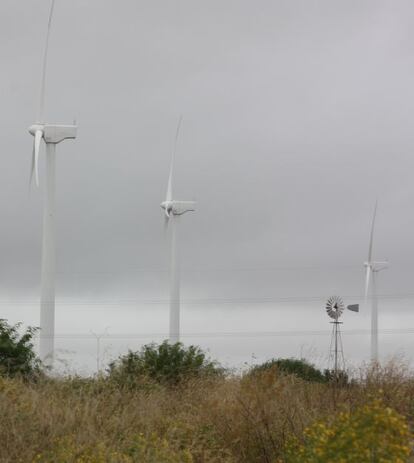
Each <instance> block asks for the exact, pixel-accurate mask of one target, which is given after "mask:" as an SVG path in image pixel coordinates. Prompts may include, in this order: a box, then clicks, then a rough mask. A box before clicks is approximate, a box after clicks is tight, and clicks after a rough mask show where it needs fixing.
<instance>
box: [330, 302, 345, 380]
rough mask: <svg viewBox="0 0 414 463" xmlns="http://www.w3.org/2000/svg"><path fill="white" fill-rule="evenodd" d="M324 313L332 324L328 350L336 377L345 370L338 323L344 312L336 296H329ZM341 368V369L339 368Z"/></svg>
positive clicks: (341, 303)
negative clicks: (330, 319) (341, 370)
mask: <svg viewBox="0 0 414 463" xmlns="http://www.w3.org/2000/svg"><path fill="white" fill-rule="evenodd" d="M325 308H326V313H327V314H328V316H329V317H330V318H332V319H333V322H331V323H332V335H331V347H330V349H329V359H330V360H331V359H332V358H333V371H334V375H335V377H337V376H338V372H339V371H340V369H344V368H345V359H344V349H343V346H342V337H341V330H340V325H341V324H342V322H340V321H339V317H340V316H341V315H342V313H343V311H344V308H345V306H344V303H343V301H342V299H341V298H340V297H338V296H331V297H330V298H329V299H328V300H327V302H326V306H325ZM340 367H341V368H340Z"/></svg>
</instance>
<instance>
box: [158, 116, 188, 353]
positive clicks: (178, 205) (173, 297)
mask: <svg viewBox="0 0 414 463" xmlns="http://www.w3.org/2000/svg"><path fill="white" fill-rule="evenodd" d="M181 122H182V117H180V119H179V121H178V125H177V131H176V134H175V141H174V149H173V151H172V154H171V164H170V174H169V176H168V186H167V195H166V199H165V201H163V202H162V203H161V207H162V208H163V209H164V212H165V226H166V228H167V227H168V226H169V225H170V228H171V241H170V326H169V340H170V343H171V344H174V343H176V342H179V341H180V262H179V252H178V244H179V243H178V236H177V232H178V224H179V217H180V216H181V215H183V214H185V213H186V212H190V211H195V202H194V201H177V200H175V199H173V174H174V160H175V153H176V149H177V140H178V134H179V132H180V127H181Z"/></svg>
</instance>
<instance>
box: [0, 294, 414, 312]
mask: <svg viewBox="0 0 414 463" xmlns="http://www.w3.org/2000/svg"><path fill="white" fill-rule="evenodd" d="M344 298H345V299H347V300H359V301H361V300H363V299H364V297H363V296H362V295H347V296H344ZM377 298H378V299H381V300H408V299H413V298H414V293H399V294H398V293H394V294H382V295H378V296H377ZM325 299H326V296H286V297H263V298H253V297H251V298H250V297H241V298H230V297H229V298H226V297H217V298H213V297H210V298H194V299H182V300H181V304H183V305H199V304H271V303H305V302H315V303H316V302H323V301H325ZM35 304H39V300H37V299H26V300H0V305H35ZM56 304H58V305H62V306H80V307H84V306H98V305H99V306H119V305H137V304H142V305H168V304H169V300H168V299H113V300H111V299H101V300H96V299H95V300H93V301H86V300H84V301H81V300H71V301H65V300H58V299H57V300H56ZM95 310H100V309H99V308H98V309H95Z"/></svg>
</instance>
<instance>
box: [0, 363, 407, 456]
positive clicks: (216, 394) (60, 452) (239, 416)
mask: <svg viewBox="0 0 414 463" xmlns="http://www.w3.org/2000/svg"><path fill="white" fill-rule="evenodd" d="M373 398H382V401H383V403H384V405H385V406H388V407H391V408H392V409H394V410H395V411H397V412H398V413H400V414H402V415H403V416H404V417H406V418H407V420H408V422H409V423H412V422H413V413H414V380H413V378H412V377H411V375H410V373H409V372H408V371H407V370H406V369H405V368H403V367H401V366H398V365H396V364H395V363H394V364H390V365H388V366H385V367H376V368H371V369H368V368H367V369H361V371H360V372H359V378H358V380H357V381H355V382H353V383H351V384H349V385H346V386H338V385H335V384H323V383H311V382H305V381H302V380H300V379H298V378H296V377H295V376H289V375H285V374H278V373H277V371H275V370H272V371H264V372H262V373H260V374H255V375H245V376H243V377H239V376H232V377H227V378H224V377H213V378H209V377H206V378H201V379H194V380H191V381H189V382H186V383H183V384H181V385H179V386H175V387H168V386H162V385H159V384H157V383H154V382H151V381H150V380H145V379H141V380H140V381H139V382H137V383H136V384H134V385H133V386H132V385H130V384H129V385H128V386H127V387H123V386H121V385H119V383H115V382H113V381H110V380H108V379H106V378H103V377H101V378H94V379H81V378H61V379H43V380H40V381H38V382H24V381H20V380H17V379H14V380H12V379H0V442H1V445H0V461H1V462H32V461H41V462H43V461H44V462H54V463H60V462H64V463H66V462H67V463H70V462H79V463H80V462H89V463H97V462H135V461H137V462H142V463H163V462H165V463H168V462H183V463H185V462H200V463H203V462H206V463H207V462H208V463H213V462H217V463H219V462H220V463H233V462H234V463H235V462H237V463H239V462H240V463H244V462H246V463H254V462H265V463H267V462H268V463H274V462H276V461H278V460H279V459H281V461H283V458H284V452H285V445H286V442H287V440H288V439H290V438H291V437H292V436H294V437H296V438H298V439H301V437H302V435H303V431H304V429H305V428H307V427H308V426H310V425H312V423H314V422H315V421H317V420H321V419H322V420H328V421H329V419H331V418H332V417H334V416H336V415H337V414H338V413H339V412H341V411H344V412H352V411H353V410H355V409H356V408H358V407H359V406H361V405H363V404H366V403H368V402H369V401H370V400H372V399H373Z"/></svg>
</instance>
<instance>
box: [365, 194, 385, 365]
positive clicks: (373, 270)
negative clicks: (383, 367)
mask: <svg viewBox="0 0 414 463" xmlns="http://www.w3.org/2000/svg"><path fill="white" fill-rule="evenodd" d="M376 215H377V203H375V208H374V215H373V217H372V223H371V234H370V239H369V248H368V259H367V261H366V262H364V266H365V269H366V270H365V305H367V302H368V295H369V289H370V287H371V361H373V362H378V295H377V287H376V275H377V273H378V272H380V271H381V270H384V269H386V268H387V267H388V262H386V261H382V262H380V261H374V260H372V248H373V243H374V229H375V218H376Z"/></svg>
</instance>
